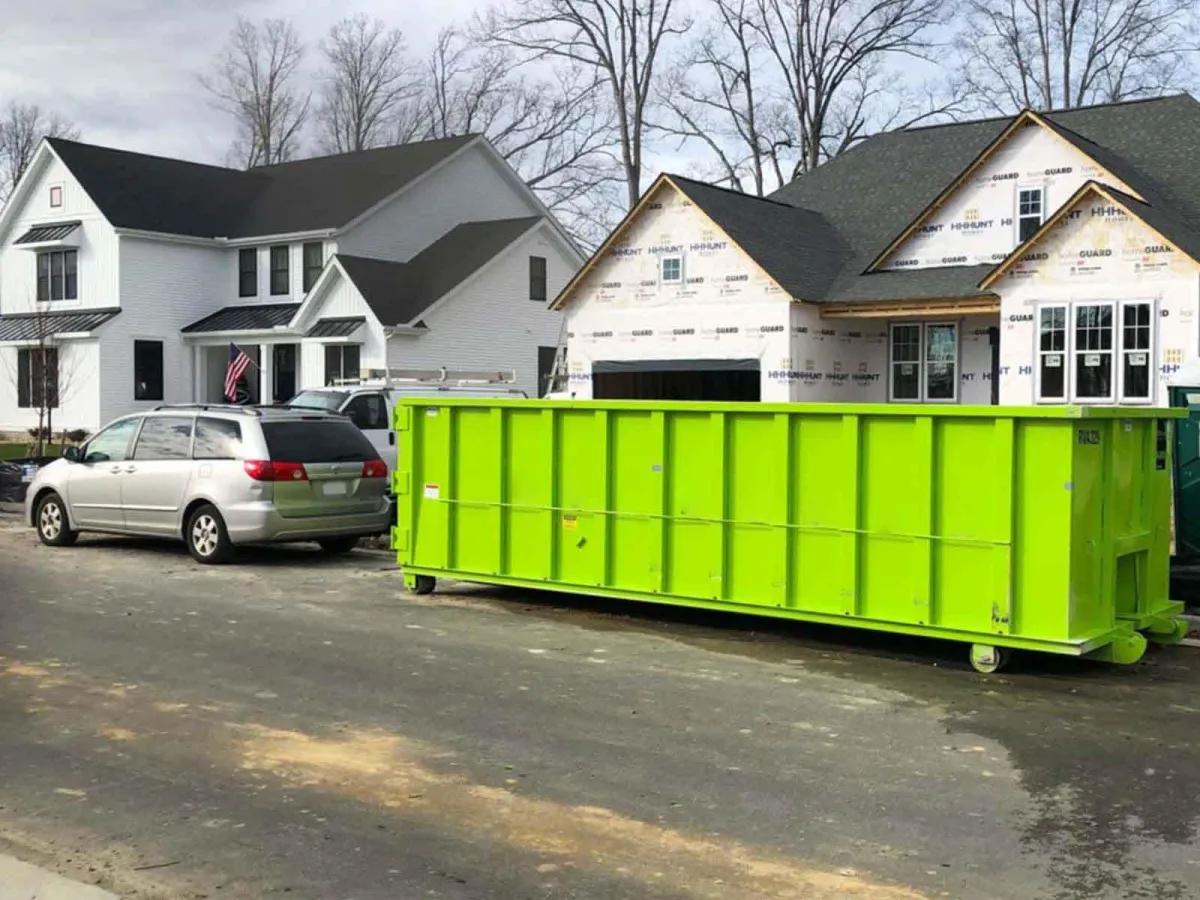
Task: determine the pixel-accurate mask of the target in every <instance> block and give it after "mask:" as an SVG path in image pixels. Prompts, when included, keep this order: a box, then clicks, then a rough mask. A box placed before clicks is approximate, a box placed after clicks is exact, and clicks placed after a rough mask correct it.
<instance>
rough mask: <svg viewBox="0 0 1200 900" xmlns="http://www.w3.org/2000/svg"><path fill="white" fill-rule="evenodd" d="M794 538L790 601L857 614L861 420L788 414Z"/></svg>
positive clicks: (831, 612) (830, 611) (819, 609)
mask: <svg viewBox="0 0 1200 900" xmlns="http://www.w3.org/2000/svg"><path fill="white" fill-rule="evenodd" d="M789 430H790V431H791V451H790V458H789V460H788V469H789V471H790V472H791V478H789V479H788V481H789V484H790V485H791V491H792V497H791V521H792V522H794V523H795V526H796V527H795V529H794V535H793V539H792V553H791V557H790V559H791V571H790V572H789V573H788V583H789V585H790V589H789V591H788V596H789V598H790V603H791V605H792V606H794V607H795V608H797V609H805V610H811V611H813V612H818V613H824V614H827V615H845V614H851V615H852V614H853V612H854V605H855V593H856V589H855V580H856V577H857V572H858V549H857V548H858V540H857V535H856V533H855V529H856V528H857V527H858V512H859V499H858V482H859V478H858V474H859V470H860V468H861V460H860V458H859V417H858V416H837V415H828V416H814V415H805V414H802V413H799V414H792V415H791V416H790V422H789Z"/></svg>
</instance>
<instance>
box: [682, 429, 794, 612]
mask: <svg viewBox="0 0 1200 900" xmlns="http://www.w3.org/2000/svg"><path fill="white" fill-rule="evenodd" d="M724 418H725V419H726V431H727V434H728V442H727V446H728V456H727V458H726V464H725V465H726V471H727V472H728V476H727V486H726V495H727V496H726V500H725V503H726V512H725V514H724V515H723V516H722V517H721V518H722V519H723V520H725V521H724V522H722V524H721V525H719V526H718V528H719V529H720V530H722V531H723V532H724V535H725V542H726V550H725V566H726V572H725V585H726V591H727V592H728V597H729V599H731V600H734V601H736V602H738V603H746V604H752V605H755V606H777V607H782V606H786V605H787V602H788V598H787V584H788V573H787V565H788V532H789V530H790V529H789V528H788V517H789V506H790V504H789V498H788V491H789V484H790V481H791V479H790V475H791V473H790V472H789V467H788V465H787V457H788V441H789V438H790V429H789V427H788V416H787V414H786V413H780V414H762V413H754V412H746V413H736V414H733V415H729V414H725V416H724ZM674 474H675V475H676V476H678V474H679V470H678V469H676V470H675V472H674ZM715 474H716V480H717V481H718V482H719V480H720V473H715Z"/></svg>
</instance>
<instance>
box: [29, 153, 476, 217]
mask: <svg viewBox="0 0 1200 900" xmlns="http://www.w3.org/2000/svg"><path fill="white" fill-rule="evenodd" d="M475 137H476V136H475V135H462V136H460V137H452V138H444V139H441V140H432V141H419V142H417V143H412V144H401V145H397V146H394V147H380V148H377V149H373V150H363V151H361V152H359V153H345V154H340V155H336V156H323V157H318V158H315V159H304V160H297V161H295V162H287V163H280V164H278V165H274V166H259V167H256V168H253V169H249V170H247V171H242V170H238V169H228V168H224V167H222V166H209V165H203V164H201V163H194V162H187V161H185V160H180V159H168V158H165V157H161V156H150V155H147V154H144V153H131V152H129V151H127V150H114V149H111V148H109V147H97V146H94V145H92V144H82V143H79V142H78V141H68V140H64V139H63V138H47V140H48V142H49V144H50V147H51V148H52V149H53V150H54V152H55V153H56V154H57V155H58V156H59V158H60V159H61V160H62V161H63V163H64V164H65V165H66V167H67V168H68V169H70V170H71V174H73V175H74V176H75V177H76V178H77V179H78V180H79V183H80V184H81V185H82V186H83V189H84V190H85V191H86V192H87V194H88V196H89V197H91V199H92V201H93V202H94V203H95V204H96V206H98V207H99V208H100V211H101V212H102V213H103V214H104V217H105V218H106V219H108V221H109V222H111V223H112V224H113V225H114V226H116V227H118V228H130V229H136V230H141V231H153V232H160V233H163V234H182V235H190V236H194V237H230V238H235V237H257V236H259V235H272V234H286V233H289V232H294V231H317V230H324V229H332V228H340V227H342V226H344V225H346V224H347V223H349V222H351V221H352V220H353V219H355V218H356V217H358V216H359V215H360V214H362V213H364V212H366V211H367V210H368V209H370V208H371V207H372V206H374V205H375V204H376V203H379V202H380V201H381V200H383V199H385V198H386V197H388V196H390V195H391V194H393V193H395V192H396V191H398V190H399V189H400V188H402V187H404V186H405V185H406V184H408V183H409V182H411V181H413V180H414V179H415V178H417V177H418V176H420V175H421V174H423V173H424V172H427V171H428V170H429V169H431V168H432V167H433V166H435V165H437V164H438V163H439V162H441V161H442V160H444V159H446V158H447V157H448V156H450V155H451V154H452V153H454V152H455V151H457V150H458V149H460V148H461V147H463V146H465V145H466V144H467V143H469V142H470V141H472V140H474V139H475Z"/></svg>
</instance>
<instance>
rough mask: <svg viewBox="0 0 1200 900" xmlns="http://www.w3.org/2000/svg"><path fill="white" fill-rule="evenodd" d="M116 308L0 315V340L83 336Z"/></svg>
mask: <svg viewBox="0 0 1200 900" xmlns="http://www.w3.org/2000/svg"><path fill="white" fill-rule="evenodd" d="M120 311H121V310H119V309H88V310H70V311H66V310H64V311H55V310H49V311H47V312H31V313H11V314H9V315H6V316H0V341H39V340H41V339H44V338H49V337H52V336H54V335H57V334H86V333H87V332H90V331H95V330H96V329H97V328H99V327H100V326H101V325H103V324H104V323H105V322H107V321H108V320H109V319H111V318H113V316H115V315H117V314H118V313H119V312H120Z"/></svg>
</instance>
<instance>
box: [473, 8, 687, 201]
mask: <svg viewBox="0 0 1200 900" xmlns="http://www.w3.org/2000/svg"><path fill="white" fill-rule="evenodd" d="M689 27H691V20H690V19H688V18H687V17H685V16H684V15H682V14H680V12H679V10H678V8H677V7H676V4H675V0H510V5H509V6H508V7H507V8H502V9H493V10H492V11H491V12H490V13H489V14H488V16H487V17H486V18H485V19H484V20H483V21H482V22H481V23H480V33H481V35H482V36H483V37H484V38H485V39H486V40H488V41H489V42H490V43H491V44H492V45H493V46H497V47H509V48H512V49H513V50H515V51H516V52H517V53H518V54H520V58H521V59H522V60H523V61H527V62H536V61H554V60H560V61H565V62H567V63H569V64H571V65H574V66H578V67H581V68H583V69H585V70H588V71H591V72H593V73H594V75H595V78H596V79H597V81H598V82H599V83H600V84H602V85H603V87H604V90H605V91H606V93H607V94H608V95H609V100H610V102H611V104H612V107H613V112H614V115H615V118H616V132H617V146H618V148H619V151H620V158H621V167H622V174H623V176H624V181H625V194H626V197H625V199H626V207H627V208H632V207H633V205H634V204H635V203H636V202H637V199H638V197H639V196H640V194H641V181H642V163H643V152H644V148H645V144H646V132H647V127H646V126H647V114H648V112H649V107H650V104H651V103H652V102H653V100H654V98H655V95H656V85H657V84H658V80H659V79H660V77H661V72H660V67H659V64H660V54H661V53H662V52H663V50H664V47H665V46H668V45H669V43H670V41H671V40H672V39H673V38H675V37H676V36H678V35H680V34H683V33H684V32H686V31H687V30H688V28H689Z"/></svg>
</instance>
